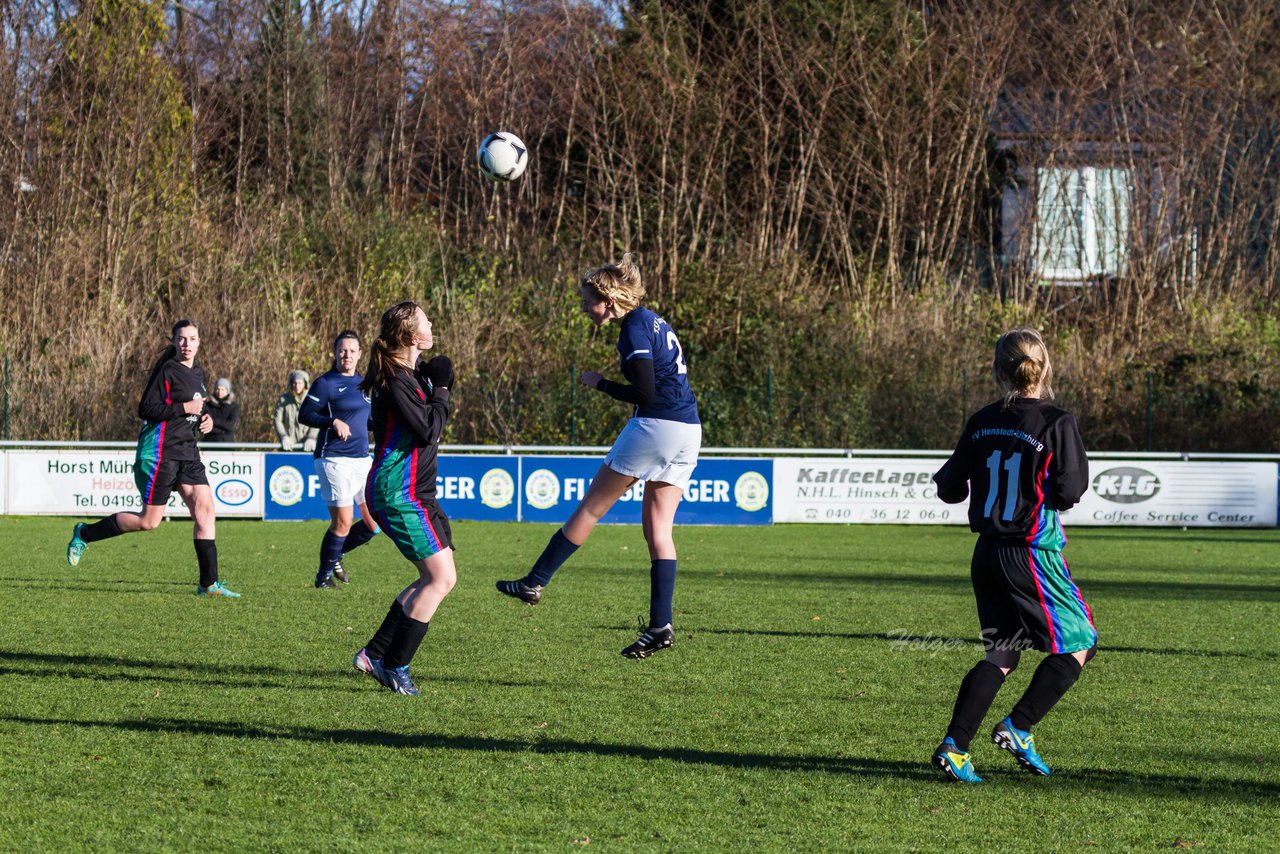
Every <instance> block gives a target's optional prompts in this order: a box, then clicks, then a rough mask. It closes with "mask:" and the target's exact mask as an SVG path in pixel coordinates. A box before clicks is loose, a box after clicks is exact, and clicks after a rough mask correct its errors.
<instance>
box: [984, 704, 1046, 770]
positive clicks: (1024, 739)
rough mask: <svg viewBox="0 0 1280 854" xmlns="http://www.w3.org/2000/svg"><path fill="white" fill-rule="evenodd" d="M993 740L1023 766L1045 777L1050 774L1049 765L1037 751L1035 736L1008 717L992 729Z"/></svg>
mask: <svg viewBox="0 0 1280 854" xmlns="http://www.w3.org/2000/svg"><path fill="white" fill-rule="evenodd" d="M991 741H992V743H994V744H995V746H996V747H999V748H1000V749H1001V750H1007V751H1009V752H1010V753H1012V754H1013V756H1014V758H1015V759H1017V760H1018V764H1019V765H1021V766H1022V767H1023V768H1026V769H1027V770H1028V771H1031V772H1033V773H1036V774H1041V775H1043V776H1045V777H1048V776H1049V766H1048V765H1046V764H1045V762H1044V760H1043V759H1041V758H1040V754H1039V753H1036V741H1035V736H1033V735H1032V734H1031V733H1029V732H1023V731H1022V730H1020V729H1018V728H1017V727H1015V726H1014V725H1013V723H1012V722H1011V721H1010V720H1009V719H1008V718H1005V719H1004V720H1002V721H1000V723H998V724H996V728H995V729H994V730H992V731H991Z"/></svg>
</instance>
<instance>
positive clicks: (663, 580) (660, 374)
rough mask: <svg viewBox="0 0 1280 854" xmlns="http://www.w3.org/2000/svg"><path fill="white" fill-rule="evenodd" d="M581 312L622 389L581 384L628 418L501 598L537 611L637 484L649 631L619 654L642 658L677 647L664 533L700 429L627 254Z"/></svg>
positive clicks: (594, 380) (672, 337)
mask: <svg viewBox="0 0 1280 854" xmlns="http://www.w3.org/2000/svg"><path fill="white" fill-rule="evenodd" d="M580 292H581V296H582V311H583V313H584V314H586V315H587V317H589V318H590V319H591V322H592V323H594V324H595V325H596V326H603V325H605V324H606V323H616V324H618V325H619V326H620V327H621V330H620V332H619V334H618V355H619V359H620V363H621V368H622V375H623V377H624V378H625V379H626V380H627V382H626V383H619V382H613V381H611V380H607V379H605V378H604V377H603V376H601V375H600V374H599V373H597V372H595V371H585V372H584V373H583V374H582V382H583V383H584V384H585V385H587V386H590V387H591V388H594V389H597V390H599V391H602V392H604V393H605V394H607V395H609V396H610V397H612V398H614V399H615V400H620V401H623V402H624V403H629V404H632V405H633V406H634V407H635V411H634V413H633V416H632V418H631V420H630V421H628V422H627V426H626V427H624V428H623V430H622V432H621V433H620V434H619V435H618V438H617V440H616V441H615V442H614V443H613V448H612V449H611V450H610V451H609V455H608V456H607V457H605V460H604V465H602V466H600V470H599V471H598V472H596V476H595V478H594V479H593V480H592V481H591V486H590V487H589V488H588V489H587V494H586V495H585V496H584V497H583V499H582V502H581V503H580V504H579V505H578V507H577V509H576V510H574V511H573V515H571V516H570V517H569V521H567V522H565V524H564V526H563V527H562V528H561V529H560V530H558V531H556V533H555V534H554V535H553V536H552V537H551V541H550V542H549V543H547V547H546V549H544V550H543V552H542V555H541V556H540V557H539V558H538V560H537V562H536V563H535V564H534V565H533V568H532V569H531V570H530V571H529V574H528V575H526V576H525V577H524V578H521V579H518V580H515V581H499V582H498V591H499V592H501V593H503V594H505V595H507V596H511V597H514V598H516V599H520V600H522V601H524V602H527V603H528V604H530V605H536V604H538V602H539V601H540V600H541V599H542V591H543V588H544V587H546V586H547V584H549V583H550V581H551V577H552V575H554V574H555V572H556V570H557V569H559V568H560V566H561V565H563V564H564V562H565V561H566V560H568V559H569V556H570V555H572V554H573V553H574V552H575V551H576V550H577V548H578V547H579V546H580V545H582V544H583V543H584V542H586V540H587V537H588V536H590V535H591V531H592V530H593V529H594V528H595V526H596V523H597V522H599V521H600V519H601V518H602V517H603V516H604V514H605V513H607V512H609V508H610V507H612V506H613V504H614V502H616V501H617V500H618V499H619V498H621V497H622V495H623V493H625V492H626V491H627V490H628V489H630V488H631V486H632V485H633V484H634V483H635V482H636V481H637V480H642V481H644V500H643V510H642V513H643V527H644V538H645V541H646V542H647V543H648V544H649V559H650V566H649V626H648V628H647V629H645V630H644V631H643V632H641V634H640V637H639V638H638V639H637V640H636V641H635V643H633V644H631V645H630V646H628V647H627V648H626V649H624V650H622V654H623V655H625V656H627V657H628V658H647V657H648V656H650V655H653V654H654V653H655V652H658V651H659V650H663V649H667V648H669V647H670V646H671V645H672V643H673V642H674V641H675V632H674V631H673V629H672V627H671V621H672V597H673V595H674V593H675V584H676V546H675V541H674V540H673V539H672V535H671V529H672V526H673V523H674V521H675V515H676V508H677V507H678V506H679V504H680V499H681V498H682V497H683V496H684V490H685V487H687V486H688V484H689V479H690V477H691V476H692V474H693V469H694V466H696V465H697V463H698V451H699V450H700V449H701V447H702V424H701V421H700V420H699V418H698V401H697V399H696V398H694V396H693V390H692V389H691V388H690V387H689V368H688V365H686V363H685V359H684V351H683V349H682V348H681V346H680V340H679V339H678V338H677V337H676V333H675V331H674V330H672V328H671V326H670V324H668V323H667V322H666V321H665V320H663V319H662V318H661V317H659V316H658V315H657V314H654V313H653V312H652V311H650V310H649V309H647V308H644V307H642V306H641V305H640V300H641V299H643V297H644V285H643V284H642V283H641V281H640V270H639V269H638V268H637V267H636V266H635V263H634V261H633V259H632V256H631V253H627V254H626V255H624V256H623V258H622V261H621V263H619V264H607V265H605V266H603V267H600V268H598V269H596V270H593V271H591V272H590V273H588V274H587V275H585V276H583V278H582V282H581V285H580Z"/></svg>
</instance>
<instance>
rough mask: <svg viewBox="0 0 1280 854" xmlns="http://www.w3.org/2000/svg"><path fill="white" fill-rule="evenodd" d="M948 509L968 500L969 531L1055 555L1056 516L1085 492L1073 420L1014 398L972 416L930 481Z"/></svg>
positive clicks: (1058, 538)
mask: <svg viewBox="0 0 1280 854" xmlns="http://www.w3.org/2000/svg"><path fill="white" fill-rule="evenodd" d="M933 479H934V481H935V482H936V483H937V485H938V497H939V498H941V499H942V500H943V501H945V502H947V503H948V504H959V503H960V502H962V501H964V500H965V499H966V498H968V499H969V527H970V529H971V530H973V531H974V532H976V533H978V534H981V535H983V536H987V537H996V538H999V539H1017V540H1023V541H1025V542H1027V543H1028V544H1030V545H1034V546H1037V547H1039V548H1048V549H1061V548H1062V543H1063V542H1064V541H1065V538H1064V537H1063V536H1062V526H1061V524H1060V523H1059V521H1058V512H1059V511H1062V510H1067V509H1070V508H1071V507H1072V506H1074V505H1075V503H1076V502H1077V501H1079V500H1080V496H1081V495H1083V494H1084V491H1085V489H1086V488H1087V487H1088V485H1089V459H1088V456H1087V455H1086V453H1085V449H1084V441H1083V440H1082V439H1081V438H1080V428H1079V426H1078V425H1077V424H1076V419H1075V416H1073V415H1072V414H1071V413H1069V412H1067V411H1066V410H1063V409H1060V408H1059V407H1057V406H1054V405H1053V404H1051V403H1049V402H1048V401H1045V400H1039V399H1037V398H1025V397H1020V398H1015V399H1014V400H1013V401H1012V402H1011V403H1009V404H1008V405H1007V406H1006V405H1005V403H1004V401H997V402H996V403H993V404H991V405H990V406H987V407H985V408H983V409H981V410H979V411H978V412H976V413H974V415H973V417H971V418H970V419H969V422H968V423H967V424H966V425H965V428H964V432H963V433H962V434H961V435H960V441H959V442H958V443H956V449H955V451H954V452H953V453H952V454H951V458H950V459H948V460H947V462H946V464H945V465H943V467H942V469H941V470H939V471H938V473H937V474H935V475H934V476H933Z"/></svg>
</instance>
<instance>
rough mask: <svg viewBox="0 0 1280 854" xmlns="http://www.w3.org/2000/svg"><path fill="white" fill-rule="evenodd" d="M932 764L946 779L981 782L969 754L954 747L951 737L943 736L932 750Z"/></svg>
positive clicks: (957, 781)
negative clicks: (940, 742)
mask: <svg viewBox="0 0 1280 854" xmlns="http://www.w3.org/2000/svg"><path fill="white" fill-rule="evenodd" d="M933 764H934V765H936V766H937V767H938V768H940V769H942V773H943V774H945V775H947V779H948V780H952V781H954V782H956V783H981V782H982V778H981V777H979V776H978V774H977V772H975V771H974V770H973V761H972V760H971V759H970V758H969V754H968V753H967V752H966V751H964V750H961V749H960V748H958V747H956V743H955V741H953V740H952V739H951V738H949V737H948V738H944V739H943V740H942V744H939V745H938V749H937V750H935V751H934V752H933Z"/></svg>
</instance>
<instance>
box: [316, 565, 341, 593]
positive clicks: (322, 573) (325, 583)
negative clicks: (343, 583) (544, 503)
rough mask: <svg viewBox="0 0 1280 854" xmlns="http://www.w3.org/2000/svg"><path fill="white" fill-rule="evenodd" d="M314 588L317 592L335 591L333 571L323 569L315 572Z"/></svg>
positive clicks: (336, 584)
mask: <svg viewBox="0 0 1280 854" xmlns="http://www.w3.org/2000/svg"><path fill="white" fill-rule="evenodd" d="M316 588H317V589H319V590H337V589H338V582H336V581H334V580H333V570H331V569H324V568H323V567H322V568H321V569H320V570H319V571H317V572H316Z"/></svg>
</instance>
